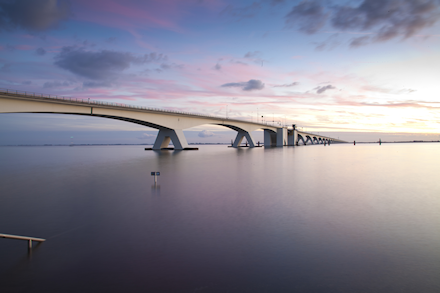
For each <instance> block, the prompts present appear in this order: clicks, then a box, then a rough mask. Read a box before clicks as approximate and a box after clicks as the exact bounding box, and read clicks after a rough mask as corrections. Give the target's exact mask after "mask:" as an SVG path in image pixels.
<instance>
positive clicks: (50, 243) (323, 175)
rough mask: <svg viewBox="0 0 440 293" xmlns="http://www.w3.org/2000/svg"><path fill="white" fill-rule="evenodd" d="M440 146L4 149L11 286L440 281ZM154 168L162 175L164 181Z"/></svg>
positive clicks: (308, 286)
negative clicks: (38, 240) (30, 243)
mask: <svg viewBox="0 0 440 293" xmlns="http://www.w3.org/2000/svg"><path fill="white" fill-rule="evenodd" d="M439 158H440V144H383V145H381V146H379V145H375V144H374V145H372V144H368V145H367V144H365V145H361V144H358V145H356V146H353V145H331V146H326V147H324V146H322V145H315V146H300V147H284V148H269V149H264V148H256V149H239V150H236V149H231V148H227V147H226V146H201V147H200V150H199V151H183V152H177V151H176V152H173V151H162V152H154V151H144V150H143V148H142V147H140V146H90V147H86V146H83V147H75V146H74V147H2V148H0V162H1V164H0V186H1V189H0V193H1V195H0V233H8V234H17V235H27V236H35V237H42V238H46V239H47V241H46V242H45V243H43V244H41V245H38V246H36V247H34V249H33V250H32V253H30V254H28V252H27V248H26V247H27V243H26V242H24V241H17V240H10V239H0V259H1V261H0V289H1V290H0V291H1V292H399V293H400V292H439V291H440V278H439V277H438V276H440V180H439V179H438V176H439V175H438V174H440V161H439ZM152 171H160V172H161V175H160V177H159V178H158V185H157V186H154V184H153V178H152V177H151V175H150V172H152Z"/></svg>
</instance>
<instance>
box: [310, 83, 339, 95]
mask: <svg viewBox="0 0 440 293" xmlns="http://www.w3.org/2000/svg"><path fill="white" fill-rule="evenodd" d="M333 89H335V87H334V86H332V85H330V84H329V85H326V86H318V87H315V88H314V90H316V93H317V94H322V93H323V92H325V91H326V90H333Z"/></svg>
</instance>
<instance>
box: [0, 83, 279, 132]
mask: <svg viewBox="0 0 440 293" xmlns="http://www.w3.org/2000/svg"><path fill="white" fill-rule="evenodd" d="M0 92H2V93H6V94H15V95H24V96H28V97H33V98H44V99H54V100H63V101H72V102H79V103H84V104H90V105H106V106H115V107H124V108H131V109H140V110H147V111H159V112H163V113H174V114H185V115H194V116H199V117H205V118H215V119H222V120H230V121H239V122H249V121H247V120H239V119H230V118H227V117H218V116H214V115H207V114H198V113H190V112H183V111H174V110H165V109H158V108H150V107H144V106H135V105H129V104H123V103H112V102H103V101H95V100H90V99H86V100H85V99H78V98H71V97H65V96H58V95H47V94H42V93H35V92H28V91H19V90H11V89H4V88H0ZM251 123H253V122H251ZM256 124H261V125H267V126H271V127H277V126H275V125H270V124H268V123H267V122H266V123H264V122H263V123H256ZM283 127H286V125H283Z"/></svg>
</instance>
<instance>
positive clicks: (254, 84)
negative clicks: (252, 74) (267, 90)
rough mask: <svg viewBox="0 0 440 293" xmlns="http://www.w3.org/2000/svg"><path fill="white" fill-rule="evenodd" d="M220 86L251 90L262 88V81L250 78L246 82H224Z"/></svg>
mask: <svg viewBox="0 0 440 293" xmlns="http://www.w3.org/2000/svg"><path fill="white" fill-rule="evenodd" d="M222 87H241V88H242V90H244V91H252V90H262V89H263V88H264V83H262V82H261V80H257V79H251V80H249V81H246V82H231V83H225V84H223V85H222Z"/></svg>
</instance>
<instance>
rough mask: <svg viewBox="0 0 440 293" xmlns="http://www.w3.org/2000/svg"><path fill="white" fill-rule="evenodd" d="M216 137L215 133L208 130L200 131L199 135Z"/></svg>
mask: <svg viewBox="0 0 440 293" xmlns="http://www.w3.org/2000/svg"><path fill="white" fill-rule="evenodd" d="M214 135H215V134H214V133H213V132H211V131H208V130H203V131H200V132H199V134H198V136H199V137H211V136H214Z"/></svg>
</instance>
